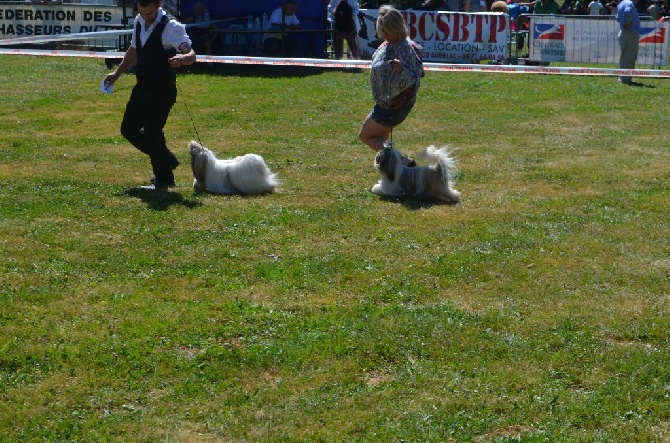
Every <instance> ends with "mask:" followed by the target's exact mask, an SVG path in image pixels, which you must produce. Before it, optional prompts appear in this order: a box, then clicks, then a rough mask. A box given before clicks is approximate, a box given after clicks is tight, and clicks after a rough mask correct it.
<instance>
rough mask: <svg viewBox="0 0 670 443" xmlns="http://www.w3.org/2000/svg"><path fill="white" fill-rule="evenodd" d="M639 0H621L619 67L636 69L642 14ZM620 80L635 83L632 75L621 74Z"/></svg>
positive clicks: (617, 14)
mask: <svg viewBox="0 0 670 443" xmlns="http://www.w3.org/2000/svg"><path fill="white" fill-rule="evenodd" d="M638 1H639V0H621V3H619V6H618V7H617V12H616V21H617V22H619V27H620V30H619V36H618V40H619V47H620V48H621V56H620V57H619V68H621V69H635V61H636V60H637V53H638V50H639V49H640V31H641V27H640V16H639V15H638V13H637V8H636V7H635V4H636V3H637V2H638ZM619 81H620V82H621V83H623V84H626V85H631V84H633V80H632V78H631V77H630V76H621V77H619Z"/></svg>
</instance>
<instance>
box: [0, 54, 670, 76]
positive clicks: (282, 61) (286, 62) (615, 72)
mask: <svg viewBox="0 0 670 443" xmlns="http://www.w3.org/2000/svg"><path fill="white" fill-rule="evenodd" d="M2 55H27V56H37V57H83V58H98V59H116V58H118V59H120V58H123V56H124V53H123V52H98V51H71V50H70V51H68V50H49V49H19V48H2V47H0V56H2ZM197 61H198V62H199V63H211V64H215V63H221V64H237V65H266V66H298V67H315V68H328V69H369V68H370V61H368V60H329V59H318V58H269V57H247V56H203V55H198V56H197ZM424 69H425V70H426V71H438V72H475V73H497V74H543V75H588V76H633V77H647V78H670V70H662V69H618V68H582V67H567V66H566V67H563V66H556V67H554V66H530V65H488V64H453V63H429V62H426V63H424Z"/></svg>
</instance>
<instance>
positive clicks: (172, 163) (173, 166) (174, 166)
mask: <svg viewBox="0 0 670 443" xmlns="http://www.w3.org/2000/svg"><path fill="white" fill-rule="evenodd" d="M180 164H181V163H180V162H179V160H177V157H174V156H173V157H172V160H171V161H170V169H172V170H173V171H174V170H175V169H177V166H179V165H180ZM149 183H151V184H152V185H155V184H156V176H155V175H154V176H152V177H151V180H149ZM172 186H174V185H172Z"/></svg>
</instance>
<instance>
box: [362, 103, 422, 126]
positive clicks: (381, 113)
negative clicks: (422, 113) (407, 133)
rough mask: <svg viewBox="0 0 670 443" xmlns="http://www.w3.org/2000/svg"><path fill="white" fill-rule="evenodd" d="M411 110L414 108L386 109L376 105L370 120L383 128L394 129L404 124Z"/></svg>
mask: <svg viewBox="0 0 670 443" xmlns="http://www.w3.org/2000/svg"><path fill="white" fill-rule="evenodd" d="M411 110H412V106H404V107H402V108H400V109H385V108H382V107H381V106H379V105H375V107H374V108H372V112H370V118H371V119H372V120H374V121H376V122H377V123H379V124H380V125H382V126H386V127H387V128H393V127H395V126H398V125H399V124H400V123H402V122H403V121H404V120H405V119H406V118H407V116H408V115H409V111H411Z"/></svg>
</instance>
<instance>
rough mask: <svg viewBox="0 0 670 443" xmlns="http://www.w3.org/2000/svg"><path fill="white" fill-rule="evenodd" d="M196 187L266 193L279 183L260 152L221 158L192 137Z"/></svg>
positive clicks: (190, 146) (202, 189) (218, 190)
mask: <svg viewBox="0 0 670 443" xmlns="http://www.w3.org/2000/svg"><path fill="white" fill-rule="evenodd" d="M188 149H189V151H190V152H191V170H192V171H193V177H194V180H193V188H194V189H195V190H196V191H204V190H207V191H209V192H213V193H215V194H243V195H246V194H266V193H269V192H274V191H276V189H277V187H278V186H279V178H278V177H277V174H275V173H273V172H272V171H270V168H269V167H268V165H267V164H266V163H265V160H263V157H261V156H260V155H256V154H245V155H242V156H240V157H235V158H233V159H226V160H220V159H217V158H216V156H215V155H214V153H213V152H212V151H210V150H209V149H207V148H205V147H203V146H201V145H200V143H198V142H196V141H193V140H191V142H189V144H188Z"/></svg>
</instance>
